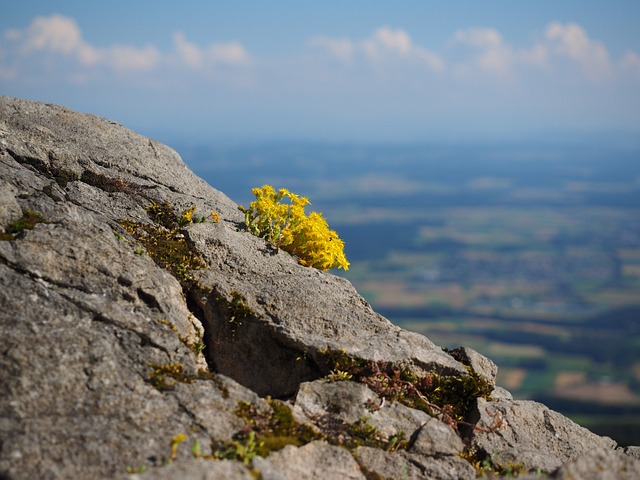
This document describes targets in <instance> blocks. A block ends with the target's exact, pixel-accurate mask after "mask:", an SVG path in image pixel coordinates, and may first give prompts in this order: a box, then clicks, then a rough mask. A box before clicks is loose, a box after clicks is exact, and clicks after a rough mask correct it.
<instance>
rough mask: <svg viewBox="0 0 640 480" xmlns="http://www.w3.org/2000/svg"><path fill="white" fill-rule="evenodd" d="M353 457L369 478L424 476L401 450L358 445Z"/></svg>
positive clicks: (408, 479) (412, 478)
mask: <svg viewBox="0 0 640 480" xmlns="http://www.w3.org/2000/svg"><path fill="white" fill-rule="evenodd" d="M354 457H355V458H356V460H357V461H358V463H359V464H360V468H361V469H362V471H363V472H365V473H366V474H368V475H369V477H370V478H402V479H404V480H419V479H423V478H425V476H424V475H423V471H422V470H421V469H420V468H418V467H417V466H416V465H414V464H413V463H412V462H411V461H410V460H409V459H408V458H407V457H406V456H405V455H403V454H402V453H401V452H393V453H390V452H381V451H380V450H378V449H377V448H371V447H358V448H357V449H356V450H355V452H354Z"/></svg>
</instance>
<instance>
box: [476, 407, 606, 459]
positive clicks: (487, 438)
mask: <svg viewBox="0 0 640 480" xmlns="http://www.w3.org/2000/svg"><path fill="white" fill-rule="evenodd" d="M472 420H473V422H474V423H476V425H477V426H478V427H479V428H481V429H488V430H489V432H483V431H479V430H474V431H473V432H472V436H473V444H474V445H475V447H476V448H479V449H480V450H482V451H484V452H486V453H487V454H488V455H490V456H491V457H492V458H494V459H495V460H496V461H499V462H501V463H505V462H521V463H522V464H524V465H525V466H526V467H527V468H528V469H540V470H542V471H543V472H552V471H553V470H555V469H556V468H557V467H559V466H560V465H562V464H563V463H565V462H569V461H571V460H574V459H576V458H578V457H579V456H581V455H583V454H585V453H587V452H589V451H591V450H594V449H596V448H604V449H610V450H613V449H615V447H616V442H614V441H613V440H611V439H610V438H608V437H600V436H598V435H596V434H594V433H591V432H590V431H589V430H587V429H586V428H583V427H581V426H579V425H577V424H576V423H574V422H572V421H571V420H569V419H568V418H566V417H564V416H562V415H560V414H559V413H557V412H554V411H553V410H550V409H549V408H547V407H546V406H544V405H542V404H540V403H537V402H533V401H528V400H519V401H518V400H506V399H503V400H495V401H492V402H488V401H486V400H484V399H483V398H479V399H477V412H476V416H475V418H473V419H472Z"/></svg>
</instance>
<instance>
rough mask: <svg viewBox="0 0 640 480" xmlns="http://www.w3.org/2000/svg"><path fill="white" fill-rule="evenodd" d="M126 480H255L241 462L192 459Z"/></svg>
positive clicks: (134, 475) (153, 469) (129, 477)
mask: <svg viewBox="0 0 640 480" xmlns="http://www.w3.org/2000/svg"><path fill="white" fill-rule="evenodd" d="M125 478H126V480H147V479H149V480H176V479H191V480H255V476H254V475H253V474H252V473H251V471H250V470H249V469H248V468H247V467H245V466H243V465H242V464H241V463H239V462H233V461H230V460H218V461H215V460H205V459H201V458H192V459H188V460H178V461H176V462H173V463H171V464H169V465H166V466H162V467H155V468H151V469H149V470H146V471H145V472H144V473H140V474H131V475H127V476H126V477H125Z"/></svg>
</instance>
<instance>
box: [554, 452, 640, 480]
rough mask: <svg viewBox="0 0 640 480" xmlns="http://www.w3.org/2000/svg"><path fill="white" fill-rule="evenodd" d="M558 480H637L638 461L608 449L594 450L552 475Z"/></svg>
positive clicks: (638, 472) (639, 474) (638, 476)
mask: <svg viewBox="0 0 640 480" xmlns="http://www.w3.org/2000/svg"><path fill="white" fill-rule="evenodd" d="M553 478H555V479H559V480H573V479H577V478H579V479H580V480H637V479H638V478H640V460H637V459H635V458H632V457H630V456H629V455H625V454H624V453H622V452H620V451H615V450H610V449H608V448H596V449H594V450H592V451H590V452H589V453H588V454H585V455H581V456H580V457H578V458H576V459H575V460H573V461H571V462H567V463H565V464H564V465H562V467H560V469H559V470H558V471H557V472H556V473H554V475H553Z"/></svg>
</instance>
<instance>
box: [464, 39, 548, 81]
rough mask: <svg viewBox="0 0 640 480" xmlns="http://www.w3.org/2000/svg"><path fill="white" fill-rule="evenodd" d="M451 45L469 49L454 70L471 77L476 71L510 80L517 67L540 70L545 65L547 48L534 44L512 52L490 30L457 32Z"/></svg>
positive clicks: (508, 46)
mask: <svg viewBox="0 0 640 480" xmlns="http://www.w3.org/2000/svg"><path fill="white" fill-rule="evenodd" d="M453 42H454V44H457V45H461V46H465V47H468V48H470V49H471V55H470V58H469V59H467V60H465V61H464V62H462V63H459V64H457V65H456V67H455V71H456V72H457V73H458V74H461V75H463V76H466V77H473V76H474V75H475V74H476V73H477V72H478V71H480V72H482V73H484V74H488V75H491V76H495V77H499V78H503V79H506V78H511V77H512V76H513V75H514V74H515V70H516V68H517V67H518V66H521V65H533V66H536V67H543V66H546V65H547V62H548V57H549V55H548V48H547V47H546V46H545V45H542V44H536V45H534V46H533V47H532V48H530V49H519V50H516V49H514V48H513V47H512V46H511V45H509V44H508V43H507V42H506V41H505V40H504V38H503V37H502V35H501V34H500V32H498V31H497V30H495V29H492V28H485V27H475V28H469V29H465V30H458V31H456V32H455V34H454V36H453Z"/></svg>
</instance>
